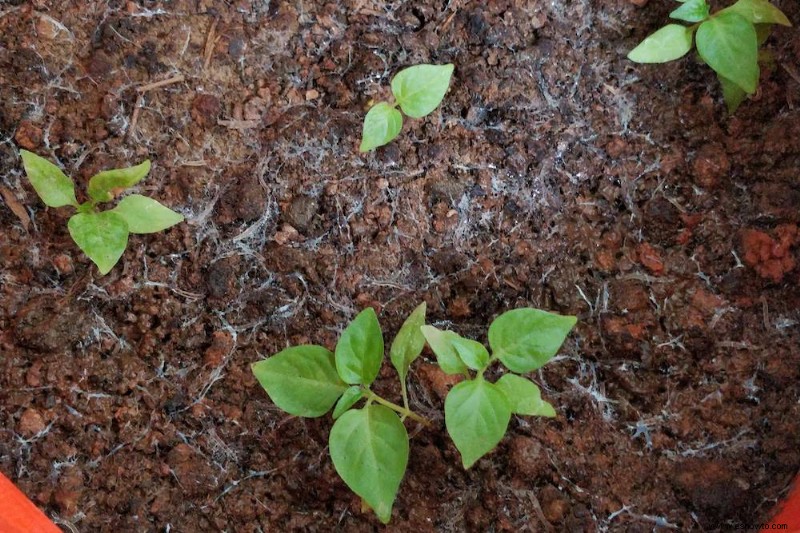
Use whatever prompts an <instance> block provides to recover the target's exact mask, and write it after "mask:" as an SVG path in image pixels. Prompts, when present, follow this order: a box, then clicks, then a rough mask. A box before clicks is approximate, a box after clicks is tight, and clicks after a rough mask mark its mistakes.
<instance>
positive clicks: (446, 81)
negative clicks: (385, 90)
mask: <svg viewBox="0 0 800 533" xmlns="http://www.w3.org/2000/svg"><path fill="white" fill-rule="evenodd" d="M453 69H455V67H454V66H453V65H452V64H447V65H415V66H413V67H408V68H406V69H403V70H401V71H400V72H398V73H397V75H396V76H395V77H394V79H392V93H393V94H394V97H395V99H396V100H397V102H398V103H399V104H400V109H402V110H403V113H405V114H406V115H408V116H409V117H412V118H421V117H424V116H425V115H427V114H428V113H430V112H431V111H433V110H434V109H436V107H438V105H439V104H440V103H442V99H443V98H444V94H445V93H446V92H447V88H448V87H450V78H452V76H453Z"/></svg>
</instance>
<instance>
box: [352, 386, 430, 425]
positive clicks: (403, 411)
mask: <svg viewBox="0 0 800 533" xmlns="http://www.w3.org/2000/svg"><path fill="white" fill-rule="evenodd" d="M364 392H366V393H367V399H368V400H367V401H368V402H372V401H374V402H375V403H378V404H381V405H382V406H384V407H388V408H389V409H391V410H392V411H394V412H396V413H397V414H399V415H401V416H402V417H403V418H405V417H408V418H410V419H411V420H415V421H417V422H419V423H420V424H424V425H426V426H429V425H431V421H430V420H428V419H427V418H425V417H424V416H420V415H418V414H417V413H415V412H413V411H411V410H410V409H408V408H405V407H401V406H399V405H397V404H396V403H392V402H390V401H389V400H384V399H383V398H381V397H380V396H378V395H377V394H375V393H374V392H372V391H371V390H369V389H367V390H365V391H364Z"/></svg>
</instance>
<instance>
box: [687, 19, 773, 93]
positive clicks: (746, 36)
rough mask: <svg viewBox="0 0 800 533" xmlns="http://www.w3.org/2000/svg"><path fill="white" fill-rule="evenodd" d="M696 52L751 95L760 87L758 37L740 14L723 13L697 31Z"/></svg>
mask: <svg viewBox="0 0 800 533" xmlns="http://www.w3.org/2000/svg"><path fill="white" fill-rule="evenodd" d="M697 52H698V53H699V54H700V57H702V58H703V60H704V61H705V62H706V63H707V64H708V66H710V67H711V68H712V69H714V71H715V72H717V74H719V75H721V76H724V77H725V78H727V79H728V80H730V81H732V82H733V83H735V84H736V85H738V86H739V87H741V88H742V89H744V91H745V92H746V93H748V94H752V93H754V92H756V87H757V86H758V75H759V69H758V37H757V36H756V30H755V28H754V27H753V24H752V23H751V22H749V21H748V20H746V19H745V18H744V17H742V16H741V15H739V14H738V13H735V12H732V11H726V12H720V13H719V14H717V15H716V16H714V17H712V18H710V19H709V20H707V21H705V22H703V23H702V24H701V25H700V27H699V28H698V29H697Z"/></svg>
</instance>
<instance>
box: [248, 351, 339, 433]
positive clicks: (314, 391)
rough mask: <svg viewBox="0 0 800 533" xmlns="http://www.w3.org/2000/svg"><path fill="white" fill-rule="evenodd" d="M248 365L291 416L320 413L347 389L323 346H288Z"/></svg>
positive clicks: (322, 413)
mask: <svg viewBox="0 0 800 533" xmlns="http://www.w3.org/2000/svg"><path fill="white" fill-rule="evenodd" d="M251 368H252V370H253V374H254V375H255V376H256V379H257V380H258V382H259V383H260V384H261V386H262V387H264V390H265V391H267V394H269V397H270V398H271V399H272V401H273V402H274V403H275V405H277V406H278V407H280V408H281V409H283V410H284V411H286V412H287V413H289V414H291V415H295V416H305V417H308V418H313V417H317V416H322V415H324V414H325V413H327V412H328V411H330V410H331V407H333V404H334V403H336V400H337V399H338V398H339V396H341V395H342V393H343V392H345V390H346V389H347V385H345V384H344V383H342V380H341V379H339V375H338V374H337V373H336V366H335V365H334V362H333V354H332V353H331V351H330V350H328V349H326V348H324V347H323V346H315V345H311V344H307V345H303V346H292V347H289V348H286V349H285V350H282V351H280V352H278V353H277V354H275V355H273V356H272V357H270V358H269V359H264V360H263V361H259V362H257V363H253V365H251Z"/></svg>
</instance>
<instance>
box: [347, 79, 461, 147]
mask: <svg viewBox="0 0 800 533" xmlns="http://www.w3.org/2000/svg"><path fill="white" fill-rule="evenodd" d="M454 68H455V67H454V66H453V65H452V64H448V65H416V66H413V67H408V68H406V69H403V70H401V71H400V72H398V73H397V75H396V76H395V77H394V78H393V79H392V95H393V96H394V102H379V103H377V104H375V105H373V106H372V107H371V108H370V110H369V111H368V112H367V116H366V117H365V118H364V129H363V131H362V134H361V147H360V148H359V150H360V151H361V152H368V151H370V150H373V149H375V148H378V147H379V146H383V145H385V144H388V143H389V142H391V141H392V139H394V138H395V137H397V135H398V134H399V133H400V129H401V128H402V127H403V115H402V114H401V113H400V111H398V110H397V108H398V106H399V107H400V109H401V110H402V111H403V113H404V114H406V115H407V116H409V117H411V118H422V117H424V116H425V115H428V114H429V113H431V112H432V111H433V110H434V109H436V108H437V107H438V106H439V104H440V103H442V99H443V98H444V94H445V93H446V92H447V88H448V87H450V79H451V78H452V76H453V69H454Z"/></svg>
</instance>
